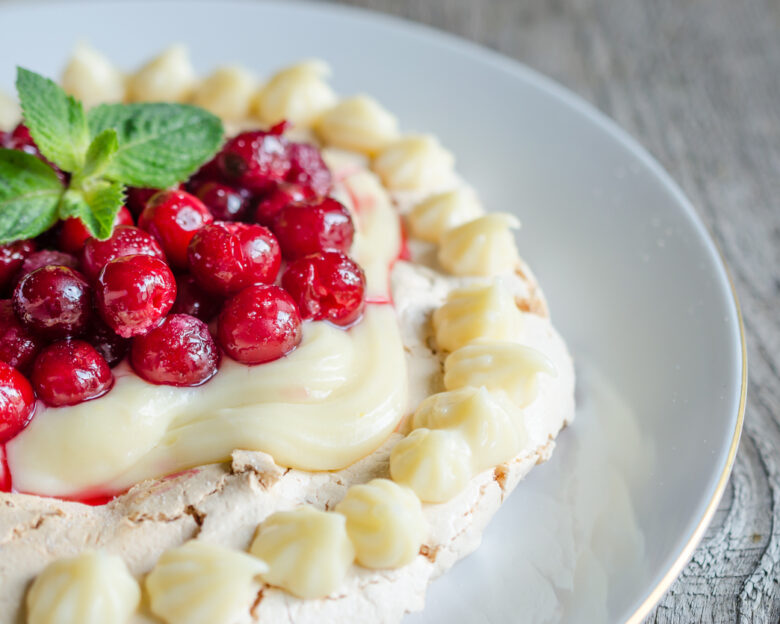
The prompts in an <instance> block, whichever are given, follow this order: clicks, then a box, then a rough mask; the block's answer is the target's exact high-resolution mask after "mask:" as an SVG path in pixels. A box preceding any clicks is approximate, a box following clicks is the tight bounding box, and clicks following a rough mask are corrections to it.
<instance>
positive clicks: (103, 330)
mask: <svg viewBox="0 0 780 624" xmlns="http://www.w3.org/2000/svg"><path fill="white" fill-rule="evenodd" d="M84 340H86V341H87V342H88V343H89V344H91V345H92V346H93V347H95V351H97V352H98V353H99V354H100V355H101V356H102V358H103V359H104V360H105V361H106V363H108V365H109V366H110V367H111V368H114V366H116V365H117V364H119V363H120V362H121V361H122V360H123V359H124V357H125V355H127V350H128V349H129V348H130V341H129V340H128V339H127V338H122V337H121V336H118V335H117V334H116V333H115V332H114V330H113V329H111V328H110V327H109V326H108V325H106V324H105V323H104V322H103V321H101V320H100V319H99V318H95V319H92V322H91V323H90V325H89V330H87V333H86V335H85V336H84Z"/></svg>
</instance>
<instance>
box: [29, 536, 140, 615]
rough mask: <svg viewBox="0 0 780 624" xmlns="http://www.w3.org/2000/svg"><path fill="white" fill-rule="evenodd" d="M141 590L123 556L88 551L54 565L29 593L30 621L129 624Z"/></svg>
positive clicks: (40, 577) (33, 585) (38, 579)
mask: <svg viewBox="0 0 780 624" xmlns="http://www.w3.org/2000/svg"><path fill="white" fill-rule="evenodd" d="M140 601H141V590H140V588H139V587H138V583H137V582H136V580H135V579H134V578H133V577H132V576H131V575H130V572H128V570H127V566H126V565H125V563H124V561H122V559H121V558H120V557H117V556H115V555H109V554H106V553H104V552H94V551H86V552H83V553H82V554H80V555H78V556H76V557H71V558H66V559H60V560H58V561H55V562H54V563H52V564H50V565H49V566H48V567H47V568H46V569H45V570H44V571H43V572H41V574H40V575H38V578H36V579H35V581H34V582H33V584H32V587H30V591H29V592H28V593H27V622H28V624H73V623H74V622H78V623H79V624H106V623H107V622H111V623H112V624H125V623H126V622H128V621H129V619H130V616H131V615H132V614H133V613H134V612H135V610H136V607H137V606H138V603H139V602H140Z"/></svg>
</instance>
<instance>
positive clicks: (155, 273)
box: [95, 255, 176, 338]
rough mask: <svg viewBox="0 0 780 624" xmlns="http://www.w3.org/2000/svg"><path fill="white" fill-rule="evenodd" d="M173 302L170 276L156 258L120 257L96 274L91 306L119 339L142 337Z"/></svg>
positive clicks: (166, 268)
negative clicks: (93, 302)
mask: <svg viewBox="0 0 780 624" xmlns="http://www.w3.org/2000/svg"><path fill="white" fill-rule="evenodd" d="M175 300H176V281H175V280H174V279H173V273H171V270H170V269H169V268H168V265H167V264H165V263H164V262H163V261H162V260H160V259H159V258H154V257H152V256H142V255H138V256H123V257H121V258H117V259H116V260H112V261H111V262H109V263H108V264H107V265H106V266H104V267H103V270H102V271H101V272H100V276H99V277H98V279H97V282H96V284H95V303H96V306H97V309H98V312H99V313H100V315H101V316H102V317H103V320H104V321H105V322H106V323H107V324H108V326H109V327H110V328H111V329H113V330H114V331H115V332H116V333H117V334H119V335H120V336H122V337H123V338H130V337H131V336H138V335H140V334H145V333H146V332H148V331H149V330H150V329H152V328H153V327H155V326H156V325H157V324H158V323H159V322H160V320H161V319H162V318H163V317H164V316H165V315H166V314H167V313H168V310H170V309H171V306H173V302H174V301H175Z"/></svg>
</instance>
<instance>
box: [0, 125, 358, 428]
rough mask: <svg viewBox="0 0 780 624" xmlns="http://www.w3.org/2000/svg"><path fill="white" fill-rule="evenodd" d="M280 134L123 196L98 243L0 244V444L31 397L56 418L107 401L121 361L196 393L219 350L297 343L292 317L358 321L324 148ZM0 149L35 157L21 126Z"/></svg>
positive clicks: (69, 224)
mask: <svg viewBox="0 0 780 624" xmlns="http://www.w3.org/2000/svg"><path fill="white" fill-rule="evenodd" d="M285 128H286V124H279V125H277V126H275V127H274V128H272V129H271V130H269V131H253V132H244V133H242V134H239V135H238V136H236V137H234V138H232V139H230V140H229V141H228V142H227V143H226V144H225V145H224V147H223V148H222V150H221V151H220V152H219V154H218V155H217V156H216V157H215V158H214V159H213V160H212V161H210V162H209V163H207V164H206V165H204V166H203V167H202V168H201V169H200V171H198V172H197V173H196V174H195V175H194V176H193V177H192V178H191V179H190V180H189V181H188V182H187V183H186V184H185V185H183V186H181V187H179V188H176V189H164V190H157V189H140V188H131V189H129V190H128V195H127V208H124V207H123V208H122V209H121V210H120V212H119V214H118V215H117V218H116V221H115V223H114V230H113V233H112V235H111V237H110V238H109V239H107V240H104V241H100V240H97V239H95V238H92V237H90V235H89V233H88V231H87V230H86V228H85V227H84V225H83V224H82V223H81V221H78V220H66V221H64V222H62V223H59V224H58V225H57V226H55V227H54V228H53V229H52V230H50V231H49V232H46V233H44V234H43V235H41V236H40V237H38V238H37V239H35V240H24V241H16V242H14V243H10V244H7V245H0V297H3V296H4V297H6V298H5V299H0V443H2V442H4V441H6V440H8V439H10V438H11V437H13V436H14V435H16V434H17V433H18V432H19V431H20V430H21V429H22V428H23V427H24V426H26V424H27V423H28V422H29V420H30V418H32V415H33V412H34V409H35V398H36V397H37V398H38V399H40V400H42V401H43V402H44V403H46V404H47V405H51V406H65V405H74V404H77V403H80V402H83V401H87V400H89V399H94V398H96V397H99V396H101V395H103V394H105V393H106V392H108V391H109V390H110V388H111V386H112V384H113V374H112V372H111V368H112V367H113V366H116V365H117V364H118V363H119V362H121V361H122V360H123V359H124V358H125V356H128V355H129V361H130V364H131V365H132V367H133V369H134V370H135V372H136V373H137V374H138V375H139V376H140V377H142V378H143V379H145V380H146V381H148V382H150V383H155V384H168V385H174V386H197V385H200V384H202V383H205V382H206V381H208V380H209V379H210V378H211V377H213V376H214V375H215V374H216V372H217V369H218V367H219V363H220V359H221V354H222V352H223V351H224V352H225V353H226V354H227V355H228V356H229V357H231V358H233V359H235V360H237V361H238V362H241V363H244V364H250V365H251V364H260V363H263V362H269V361H272V360H275V359H278V358H280V357H282V356H284V355H286V354H287V353H289V352H290V351H292V350H293V349H295V347H297V346H298V344H299V343H300V341H301V335H302V327H301V323H302V320H307V319H312V320H326V321H328V322H330V323H333V324H335V325H338V326H341V327H348V326H350V325H352V324H353V323H355V322H357V321H358V320H359V319H360V317H361V315H362V313H363V308H364V306H365V296H364V290H365V277H364V274H363V271H362V270H361V268H360V267H359V266H358V265H357V264H356V263H355V262H354V261H353V260H351V259H350V258H349V256H348V255H347V252H348V251H349V248H350V247H351V245H352V240H353V236H354V226H353V223H352V219H351V217H350V214H349V211H348V210H347V209H346V208H345V207H344V206H343V205H342V204H341V203H339V202H338V201H336V200H335V199H333V198H332V197H329V196H328V193H329V192H330V190H331V186H332V177H331V173H330V171H329V170H328V168H327V166H326V165H325V163H324V162H323V160H322V157H321V155H320V153H319V151H318V150H317V149H316V148H315V147H314V146H311V145H307V144H303V143H295V142H291V141H289V140H288V139H286V138H285V137H284V136H283V132H284V130H285ZM0 146H5V147H8V148H11V149H23V150H25V151H28V152H29V153H32V154H35V155H37V156H39V157H40V153H39V152H38V150H37V148H36V147H35V143H34V142H33V141H32V139H31V137H30V135H29V132H27V130H26V128H25V127H24V126H19V127H18V128H17V129H16V130H14V132H13V133H10V134H3V133H0ZM136 220H137V225H136ZM209 323H211V326H209V325H208V324H209Z"/></svg>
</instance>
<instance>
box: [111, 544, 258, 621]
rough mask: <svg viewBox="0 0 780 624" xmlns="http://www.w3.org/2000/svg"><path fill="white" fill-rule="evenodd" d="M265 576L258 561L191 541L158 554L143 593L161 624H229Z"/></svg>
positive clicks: (230, 550)
mask: <svg viewBox="0 0 780 624" xmlns="http://www.w3.org/2000/svg"><path fill="white" fill-rule="evenodd" d="M267 571H268V566H267V565H266V564H265V562H263V561H262V560H260V559H258V558H257V557H252V556H251V555H247V554H246V553H243V552H240V551H236V550H232V549H230V548H225V547H224V546H219V545H217V544H208V543H206V542H201V541H198V540H191V541H189V542H187V543H185V544H184V545H182V546H179V547H178V548H172V549H171V550H168V551H166V552H165V553H163V555H162V556H161V557H160V559H159V561H158V562H157V565H156V566H155V567H154V569H153V570H152V571H151V572H150V573H149V576H147V577H146V590H147V592H148V594H149V603H150V607H151V610H152V612H153V613H154V614H155V615H156V616H158V617H159V618H160V619H162V620H163V621H164V622H165V623H166V624H232V623H233V622H235V621H236V618H237V616H238V615H240V613H241V611H244V610H245V609H246V604H247V602H249V600H250V599H251V597H252V596H253V594H254V593H255V592H256V591H257V585H258V583H257V579H258V577H259V576H260V575H261V574H263V573H265V572H267ZM108 622H113V620H111V619H106V620H103V622H101V624H104V623H105V624H108Z"/></svg>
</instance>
